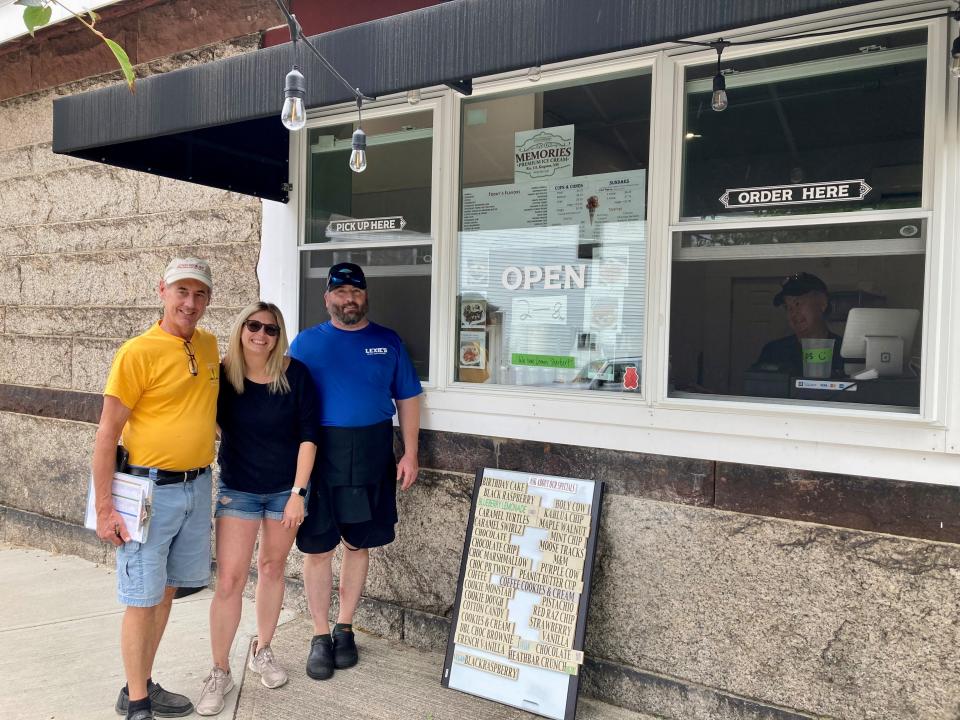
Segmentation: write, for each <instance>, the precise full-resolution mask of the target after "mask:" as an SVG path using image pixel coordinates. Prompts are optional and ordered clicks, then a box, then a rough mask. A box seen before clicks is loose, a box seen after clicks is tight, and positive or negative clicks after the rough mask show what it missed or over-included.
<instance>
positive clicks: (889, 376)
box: [744, 308, 920, 407]
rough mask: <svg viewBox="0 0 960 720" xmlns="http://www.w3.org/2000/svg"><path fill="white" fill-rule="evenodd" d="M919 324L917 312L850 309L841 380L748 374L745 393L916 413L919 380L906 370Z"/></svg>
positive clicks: (758, 371) (761, 372) (752, 371)
mask: <svg viewBox="0 0 960 720" xmlns="http://www.w3.org/2000/svg"><path fill="white" fill-rule="evenodd" d="M919 321H920V311H919V310H913V309H900V308H853V309H851V310H850V312H849V314H848V316H847V325H846V329H845V331H844V334H843V341H842V343H841V345H840V348H839V352H840V356H841V358H843V361H844V373H845V375H846V377H840V378H838V377H833V378H829V379H816V380H815V379H810V378H803V377H794V376H792V375H789V374H787V373H783V372H776V371H774V372H770V371H764V370H762V369H757V368H752V369H750V370H748V371H747V372H746V373H745V374H744V392H745V394H747V395H752V396H757V397H770V398H780V397H782V398H793V399H797V400H819V401H830V402H846V403H861V404H869V405H897V406H902V407H919V406H920V378H919V377H916V376H915V375H913V373H912V371H911V370H910V367H909V356H910V351H911V349H912V348H913V338H914V335H915V333H916V329H917V325H918V323H919ZM834 351H835V352H836V351H837V349H835V350H834Z"/></svg>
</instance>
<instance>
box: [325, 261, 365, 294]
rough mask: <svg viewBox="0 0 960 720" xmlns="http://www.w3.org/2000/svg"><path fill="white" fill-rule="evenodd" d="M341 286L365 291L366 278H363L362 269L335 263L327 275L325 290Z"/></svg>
mask: <svg viewBox="0 0 960 720" xmlns="http://www.w3.org/2000/svg"><path fill="white" fill-rule="evenodd" d="M341 285H353V287H355V288H360V289H361V290H366V289H367V278H366V277H364V274H363V269H362V268H361V267H360V266H359V265H354V264H353V263H337V264H336V265H334V266H333V267H332V268H330V272H328V273H327V290H332V289H333V288H336V287H340V286H341Z"/></svg>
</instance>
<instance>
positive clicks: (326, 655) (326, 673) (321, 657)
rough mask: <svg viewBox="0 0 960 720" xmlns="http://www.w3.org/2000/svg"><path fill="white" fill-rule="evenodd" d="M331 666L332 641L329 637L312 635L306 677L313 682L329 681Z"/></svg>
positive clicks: (331, 675) (331, 671) (332, 664)
mask: <svg viewBox="0 0 960 720" xmlns="http://www.w3.org/2000/svg"><path fill="white" fill-rule="evenodd" d="M333 666H334V662H333V640H332V639H331V638H330V636H329V635H314V636H313V640H311V641H310V655H309V656H308V657H307V675H309V676H310V677H312V678H313V679H314V680H329V679H330V678H331V677H333Z"/></svg>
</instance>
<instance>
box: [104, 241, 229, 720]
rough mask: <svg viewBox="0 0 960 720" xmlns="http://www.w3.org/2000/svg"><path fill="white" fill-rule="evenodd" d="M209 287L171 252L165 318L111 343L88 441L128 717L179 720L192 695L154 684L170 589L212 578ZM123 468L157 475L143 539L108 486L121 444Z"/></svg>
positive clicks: (213, 358)
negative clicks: (112, 564)
mask: <svg viewBox="0 0 960 720" xmlns="http://www.w3.org/2000/svg"><path fill="white" fill-rule="evenodd" d="M212 291H213V281H212V279H211V274H210V266H209V265H208V264H207V262H206V261H204V260H199V259H197V258H176V259H174V260H173V261H171V262H170V264H169V265H168V266H167V269H166V271H165V272H164V274H163V279H162V280H161V281H160V286H159V294H160V300H161V302H162V303H163V316H162V317H161V319H160V320H159V322H157V323H156V324H154V325H153V326H152V327H151V328H150V329H149V330H147V331H146V332H145V333H143V334H142V335H138V336H137V337H135V338H133V339H132V340H128V341H127V342H126V343H124V344H123V346H122V347H121V348H120V349H119V350H118V351H117V354H116V356H115V357H114V359H113V366H112V367H111V369H110V375H109V377H108V378H107V385H106V388H105V389H104V397H103V412H102V414H101V416H100V426H99V428H98V429H97V436H96V441H95V443H94V449H93V479H94V488H95V492H96V509H97V535H98V536H99V537H100V538H101V539H102V540H105V541H107V542H110V543H113V544H114V545H116V546H117V594H118V598H119V600H120V603H121V604H123V605H126V611H125V612H124V616H123V626H122V630H121V634H120V645H121V650H122V653H123V664H124V669H125V671H126V678H127V685H126V687H124V688H123V690H121V692H120V697H119V698H118V700H117V705H116V710H117V712H118V713H120V714H121V715H123V714H125V715H126V717H127V718H128V720H153V718H154V717H155V716H158V717H181V716H183V715H189V714H190V713H191V712H193V704H192V703H191V702H190V700H189V699H187V698H186V697H184V696H183V695H177V694H176V693H171V692H169V691H167V690H164V689H163V688H161V687H160V686H159V685H158V684H156V683H154V682H153V679H152V677H151V671H152V668H153V660H154V656H155V655H156V652H157V647H158V646H159V644H160V638H161V637H162V636H163V631H164V628H165V627H166V624H167V618H168V617H169V615H170V607H171V604H172V602H173V598H174V594H175V593H176V590H177V588H178V587H204V586H205V585H207V583H208V581H209V579H210V527H211V525H210V497H211V487H210V463H211V462H213V452H214V440H215V437H216V414H217V392H218V389H219V383H220V377H219V368H220V362H219V352H218V350H217V341H216V338H215V337H214V336H213V335H212V334H210V333H207V332H204V331H203V330H199V329H197V323H198V322H199V320H200V318H201V317H202V316H203V313H204V311H205V310H206V309H207V305H208V304H209V303H210V296H211V293H212ZM121 437H122V441H123V447H124V448H125V449H126V450H127V452H128V453H129V458H128V460H127V462H128V465H127V466H126V467H125V468H124V471H125V472H128V473H130V474H133V475H139V476H143V477H150V478H152V479H153V481H154V492H153V507H152V515H151V519H150V529H149V532H148V535H147V540H146V542H143V543H138V542H134V541H130V539H129V535H128V533H127V530H126V528H125V527H124V524H123V520H122V518H121V517H120V515H119V513H117V511H116V510H115V509H114V507H113V502H112V498H111V493H110V488H111V482H112V476H113V471H114V467H115V463H116V457H117V442H118V440H121Z"/></svg>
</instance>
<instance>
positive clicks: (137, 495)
mask: <svg viewBox="0 0 960 720" xmlns="http://www.w3.org/2000/svg"><path fill="white" fill-rule="evenodd" d="M112 495H113V507H114V509H115V510H116V511H117V512H118V513H120V516H121V517H122V518H123V524H124V525H125V526H126V528H127V532H128V533H129V534H130V539H131V540H133V541H135V542H140V543H142V542H146V540H147V533H148V532H149V530H150V515H151V512H152V509H153V480H151V479H150V478H147V477H137V476H136V475H128V474H127V473H122V472H115V473H114V474H113V489H112ZM95 499H96V493H95V492H94V486H93V475H92V474H91V476H90V486H89V487H88V489H87V514H86V518H85V519H84V527H86V528H88V529H90V530H96V529H97V510H96V502H95Z"/></svg>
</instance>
